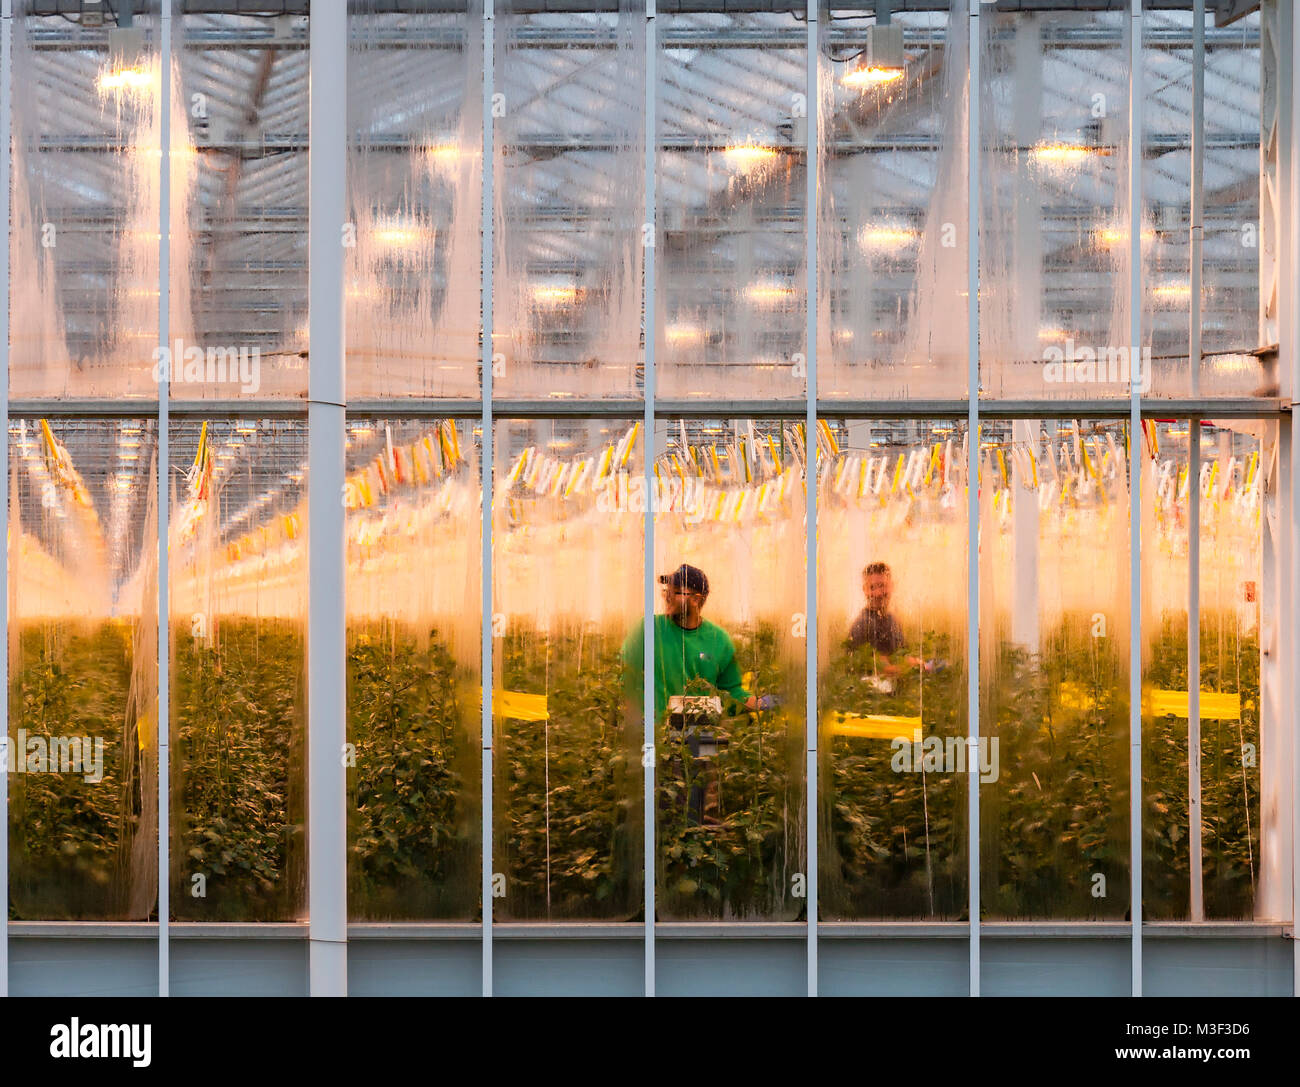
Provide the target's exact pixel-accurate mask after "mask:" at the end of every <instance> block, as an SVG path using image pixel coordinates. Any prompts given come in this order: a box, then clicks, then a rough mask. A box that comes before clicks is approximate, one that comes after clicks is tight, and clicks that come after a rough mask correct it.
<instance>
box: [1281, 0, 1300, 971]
mask: <svg viewBox="0 0 1300 1087" xmlns="http://www.w3.org/2000/svg"><path fill="white" fill-rule="evenodd" d="M1278 8H1279V11H1278V15H1279V22H1280V24H1281V26H1282V27H1284V28H1285V32H1284V33H1283V34H1282V36H1281V37H1282V40H1281V43H1280V44H1279V54H1280V55H1281V57H1282V58H1285V59H1287V60H1289V61H1290V63H1287V64H1279V65H1278V68H1279V69H1280V71H1279V73H1278V74H1279V77H1280V79H1279V87H1280V96H1281V93H1283V92H1284V93H1285V98H1284V99H1283V101H1282V102H1281V103H1280V106H1281V109H1280V110H1279V113H1280V114H1281V120H1282V122H1284V123H1279V125H1278V139H1279V141H1280V142H1281V144H1282V146H1281V147H1280V148H1279V154H1278V165H1279V167H1280V169H1282V170H1285V171H1286V173H1285V178H1286V184H1285V186H1284V190H1285V195H1284V196H1283V198H1282V199H1281V204H1282V207H1283V209H1284V212H1283V223H1285V225H1286V228H1287V229H1286V232H1285V235H1284V237H1285V246H1286V249H1285V253H1284V254H1283V252H1281V244H1282V243H1279V254H1278V256H1279V263H1280V265H1281V269H1282V283H1283V284H1284V285H1285V290H1282V289H1279V292H1278V294H1279V297H1280V298H1282V299H1284V304H1283V307H1282V309H1283V312H1282V314H1281V315H1280V316H1281V336H1282V350H1281V352H1280V359H1279V365H1278V377H1279V380H1280V382H1281V383H1282V392H1283V394H1284V395H1285V396H1286V397H1287V398H1288V399H1289V400H1291V401H1292V402H1294V401H1295V399H1296V397H1297V390H1300V333H1298V331H1297V330H1298V329H1300V316H1298V314H1300V229H1297V221H1298V214H1297V213H1298V212H1300V80H1297V79H1296V77H1295V66H1296V63H1297V62H1300V26H1298V21H1297V19H1296V11H1295V7H1294V5H1292V4H1279V5H1278ZM1279 195H1281V194H1279ZM1284 366H1285V367H1286V368H1287V369H1286V370H1284V369H1283V367H1284ZM1290 419H1291V416H1288V417H1287V418H1285V419H1284V420H1283V421H1282V422H1281V423H1280V424H1279V428H1280V430H1282V431H1283V432H1284V433H1285V434H1286V436H1287V445H1288V446H1289V452H1290V478H1289V479H1288V480H1287V485H1286V487H1285V488H1283V489H1282V490H1281V494H1282V495H1283V498H1284V501H1287V502H1289V503H1290V507H1291V508H1290V510H1289V511H1288V512H1289V515H1290V516H1289V517H1284V518H1279V520H1280V521H1281V523H1282V525H1283V526H1284V531H1283V535H1284V536H1285V538H1286V546H1287V561H1288V563H1289V565H1290V575H1291V576H1290V586H1289V595H1290V599H1289V601H1288V603H1289V605H1290V608H1289V614H1288V615H1287V616H1286V617H1285V618H1284V619H1282V620H1281V621H1284V622H1285V624H1286V625H1285V627H1284V628H1283V629H1284V631H1285V634H1286V639H1287V640H1286V641H1285V642H1284V644H1286V645H1288V648H1289V662H1290V668H1289V673H1290V674H1289V678H1288V683H1289V689H1290V691H1291V692H1292V693H1293V694H1294V692H1295V689H1296V682H1297V681H1296V678H1295V677H1296V676H1300V637H1297V619H1296V617H1297V616H1298V615H1300V501H1298V500H1297V499H1298V497H1300V496H1298V495H1297V481H1300V441H1297V440H1296V432H1295V428H1294V427H1293V425H1292V424H1291V422H1290ZM1280 456H1281V451H1280V450H1279V458H1280ZM1280 619H1281V617H1280ZM1287 711H1288V713H1289V721H1288V726H1289V730H1290V733H1291V789H1290V792H1291V921H1292V927H1293V929H1294V922H1295V918H1296V913H1297V912H1298V907H1300V711H1297V708H1296V705H1295V703H1294V702H1292V704H1291V705H1289V706H1288V707H1287ZM1291 948H1292V972H1291V979H1292V980H1291V986H1292V988H1291V991H1292V993H1293V994H1295V993H1298V992H1300V940H1294V939H1293V940H1292V942H1291Z"/></svg>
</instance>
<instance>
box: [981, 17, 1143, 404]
mask: <svg viewBox="0 0 1300 1087" xmlns="http://www.w3.org/2000/svg"><path fill="white" fill-rule="evenodd" d="M979 21H980V34H981V44H980V49H981V53H982V56H981V58H980V76H981V80H982V81H983V88H984V89H983V90H982V94H981V105H982V113H981V121H980V123H981V131H982V133H983V139H984V140H985V141H986V145H987V147H988V148H989V149H988V150H987V151H986V152H985V154H984V156H983V172H984V177H983V188H982V192H981V199H982V201H983V206H982V208H981V225H980V238H981V242H980V273H981V285H980V337H981V349H980V350H981V354H980V358H981V366H982V374H981V379H980V380H981V386H982V389H981V391H982V393H983V395H985V396H990V397H1001V396H1006V397H1018V396H1023V397H1049V398H1061V399H1068V398H1079V397H1087V398H1096V397H1111V396H1113V397H1126V396H1127V395H1128V392H1129V386H1128V383H1129V369H1130V362H1131V361H1132V362H1136V361H1137V359H1138V358H1140V357H1141V353H1140V348H1141V345H1133V346H1130V345H1129V339H1130V329H1129V287H1130V279H1129V256H1128V248H1127V245H1126V244H1125V242H1126V239H1127V237H1128V230H1129V222H1128V165H1129V132H1128V82H1129V67H1130V64H1129V51H1128V50H1129V46H1128V34H1129V33H1130V27H1131V23H1132V22H1133V20H1132V19H1131V18H1130V17H1129V15H1128V13H1127V12H1120V11H1111V12H1085V11H1073V12H1070V11H1051V12H1041V13H1038V12H1035V13H1027V12H1016V13H999V12H997V11H995V10H993V9H992V8H990V7H989V6H988V5H984V7H983V9H982V11H981V15H980V20H979ZM1135 356H1136V357H1135Z"/></svg>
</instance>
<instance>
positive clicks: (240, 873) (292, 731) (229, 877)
mask: <svg viewBox="0 0 1300 1087" xmlns="http://www.w3.org/2000/svg"><path fill="white" fill-rule="evenodd" d="M172 661H173V663H172V774H173V780H172V790H171V800H172V808H171V811H172V814H171V818H172V835H173V837H172V852H171V882H172V886H171V901H172V913H173V915H174V917H175V918H176V919H177V920H182V921H285V920H292V919H293V918H295V917H297V916H298V915H299V914H300V913H301V911H302V909H303V906H304V904H305V903H304V889H305V878H304V876H305V870H304V864H305V854H306V848H305V846H306V842H305V829H304V828H305V818H304V816H305V803H304V801H305V788H304V785H305V782H304V779H303V769H302V768H303V755H304V750H303V740H304V728H303V725H304V722H305V708H306V706H305V702H306V700H305V698H304V695H303V689H302V686H303V672H304V668H305V658H304V639H303V635H302V631H301V627H300V625H299V624H296V623H290V622H287V621H264V622H256V621H252V620H233V621H223V622H220V623H219V624H218V626H217V630H216V636H215V638H214V639H213V642H212V644H208V643H207V642H206V641H204V640H202V639H197V638H191V637H189V636H188V634H178V635H177V637H176V638H175V640H174V642H173V652H172ZM196 874H197V875H202V876H203V877H204V879H205V881H206V887H205V890H206V894H205V895H204V896H202V897H198V896H196V895H194V894H193V889H194V887H195V883H194V880H193V877H194V876H195V875H196Z"/></svg>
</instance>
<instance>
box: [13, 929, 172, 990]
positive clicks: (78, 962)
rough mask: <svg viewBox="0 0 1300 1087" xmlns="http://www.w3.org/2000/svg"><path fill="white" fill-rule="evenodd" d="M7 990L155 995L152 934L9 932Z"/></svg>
mask: <svg viewBox="0 0 1300 1087" xmlns="http://www.w3.org/2000/svg"><path fill="white" fill-rule="evenodd" d="M9 994H10V995H11V996H157V995H158V941H157V940H156V939H86V940H82V939H77V938H75V937H72V938H68V937H56V938H42V937H39V936H37V937H21V938H20V937H12V936H11V937H10V939H9Z"/></svg>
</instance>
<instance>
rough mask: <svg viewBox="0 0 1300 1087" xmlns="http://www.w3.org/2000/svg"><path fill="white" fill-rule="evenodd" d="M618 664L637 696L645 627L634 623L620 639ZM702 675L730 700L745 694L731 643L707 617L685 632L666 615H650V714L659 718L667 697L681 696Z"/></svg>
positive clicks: (629, 686)
mask: <svg viewBox="0 0 1300 1087" xmlns="http://www.w3.org/2000/svg"><path fill="white" fill-rule="evenodd" d="M623 664H624V667H625V675H626V676H627V687H628V692H629V694H631V695H632V696H633V697H638V696H639V695H640V694H641V677H642V675H643V672H644V668H645V627H644V624H643V623H637V625H636V626H635V627H634V628H633V629H632V630H631V632H630V633H629V634H628V636H627V638H626V640H625V641H624V642H623ZM697 678H698V679H705V680H707V681H708V682H709V683H711V684H713V686H714V687H717V688H718V689H719V690H722V691H726V692H727V693H728V694H729V695H731V697H732V698H735V699H736V700H737V701H740V702H743V701H744V700H745V699H747V698H748V697H749V692H748V691H747V690H745V686H744V683H743V682H742V680H741V676H740V666H739V665H738V664H737V663H736V647H735V645H734V644H733V643H732V641H731V636H730V635H729V634H727V632H726V631H725V630H723V629H722V628H721V627H720V626H718V625H717V624H716V623H710V622H709V621H708V620H707V619H704V620H702V621H701V622H700V625H699V626H698V627H696V628H695V629H694V630H684V629H683V628H682V627H680V626H678V625H677V624H676V623H675V622H673V620H672V619H671V618H669V617H668V616H667V615H656V616H655V718H656V720H660V719H662V718H663V715H664V713H665V711H666V710H667V709H668V699H669V697H670V696H672V695H679V694H684V693H685V692H686V684H687V683H689V682H690V681H691V680H692V679H697Z"/></svg>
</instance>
